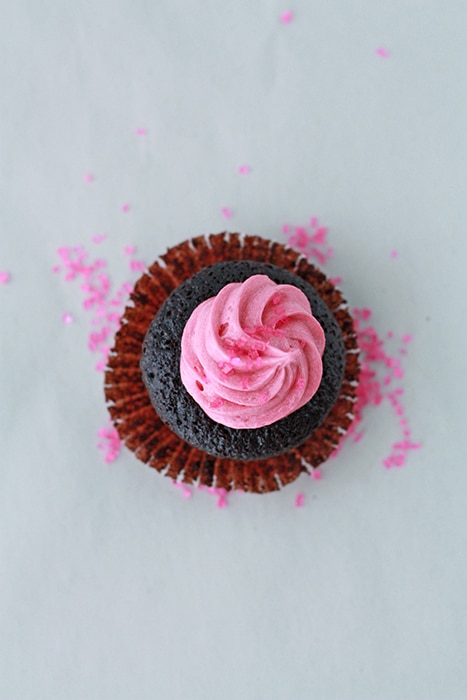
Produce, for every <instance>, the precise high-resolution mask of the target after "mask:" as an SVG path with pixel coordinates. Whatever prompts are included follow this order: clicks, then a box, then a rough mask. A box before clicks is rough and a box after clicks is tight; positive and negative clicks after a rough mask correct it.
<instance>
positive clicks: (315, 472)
mask: <svg viewBox="0 0 467 700" xmlns="http://www.w3.org/2000/svg"><path fill="white" fill-rule="evenodd" d="M311 477H312V478H313V479H314V480H315V481H321V479H322V478H323V475H322V474H321V471H320V470H319V469H313V471H312V472H311Z"/></svg>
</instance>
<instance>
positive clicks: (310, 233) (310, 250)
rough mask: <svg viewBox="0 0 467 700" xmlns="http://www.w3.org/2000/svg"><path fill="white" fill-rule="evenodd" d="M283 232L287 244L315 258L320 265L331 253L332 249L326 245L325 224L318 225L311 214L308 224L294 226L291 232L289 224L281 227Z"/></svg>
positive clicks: (308, 256)
mask: <svg viewBox="0 0 467 700" xmlns="http://www.w3.org/2000/svg"><path fill="white" fill-rule="evenodd" d="M282 231H283V233H285V234H286V236H287V245H289V246H290V247H291V248H294V249H295V250H298V251H299V252H300V253H303V255H305V256H306V257H307V258H309V259H311V258H315V259H316V260H317V261H318V263H319V264H320V265H322V266H323V265H325V264H326V263H327V262H328V260H329V259H330V258H331V257H332V255H333V252H334V251H333V249H332V248H330V247H328V245H327V233H328V229H327V227H326V226H319V225H318V219H317V218H316V217H315V216H313V217H312V218H311V219H310V226H309V227H307V226H294V227H293V232H291V228H290V226H289V224H284V225H283V227H282Z"/></svg>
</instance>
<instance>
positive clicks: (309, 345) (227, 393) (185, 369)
mask: <svg viewBox="0 0 467 700" xmlns="http://www.w3.org/2000/svg"><path fill="white" fill-rule="evenodd" d="M324 346H325V337H324V331H323V329H322V328H321V325H320V324H319V322H318V321H317V320H316V318H315V317H314V316H313V314H312V311H311V308H310V302H309V301H308V299H307V297H306V296H305V294H304V293H303V292H302V291H301V290H300V289H298V288H297V287H294V286H293V285H289V284H276V282H274V281H273V280H271V279H270V278H269V277H268V276H267V275H253V276H252V277H249V278H248V279H247V280H246V281H245V282H232V283H230V284H227V285H226V286H225V287H224V288H223V289H221V291H220V292H219V293H218V294H217V295H216V296H215V297H211V298H210V299H206V300H205V301H203V302H202V303H201V304H199V306H197V307H196V309H195V310H194V311H193V313H192V314H191V316H190V318H189V319H188V321H187V323H186V325H185V329H184V331H183V335H182V341H181V357H180V375H181V379H182V382H183V384H184V386H185V388H186V390H187V391H188V393H189V394H190V395H191V396H192V397H193V399H194V400H195V401H196V402H197V403H198V404H199V405H200V406H201V408H202V409H203V410H204V412H205V413H206V414H207V415H208V416H209V417H210V418H212V419H213V420H214V421H216V422H217V423H221V424H223V425H226V426H229V427H231V428H261V427H264V426H266V425H270V424H271V423H274V422H275V421H277V420H280V419H281V418H284V417H285V416H288V415H289V414H290V413H292V412H293V411H296V410H297V409H299V408H300V407H301V406H303V405H304V404H306V403H307V402H308V401H309V400H310V399H311V397H312V396H313V395H314V394H315V393H316V391H317V390H318V387H319V385H320V382H321V377H322V373H323V365H322V359H321V358H322V355H323V352H324Z"/></svg>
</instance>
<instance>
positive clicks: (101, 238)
mask: <svg viewBox="0 0 467 700" xmlns="http://www.w3.org/2000/svg"><path fill="white" fill-rule="evenodd" d="M106 238H107V234H106V233H97V234H96V235H95V236H93V237H92V242H93V243H102V241H105V239H106Z"/></svg>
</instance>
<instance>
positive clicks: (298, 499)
mask: <svg viewBox="0 0 467 700" xmlns="http://www.w3.org/2000/svg"><path fill="white" fill-rule="evenodd" d="M304 504H305V496H304V494H303V493H297V495H296V496H295V506H296V507H297V508H302V507H303V506H304Z"/></svg>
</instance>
